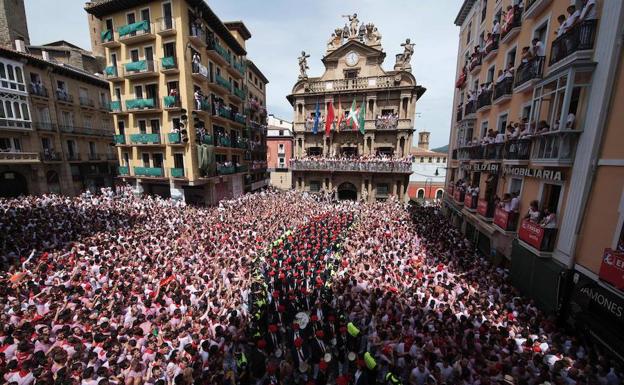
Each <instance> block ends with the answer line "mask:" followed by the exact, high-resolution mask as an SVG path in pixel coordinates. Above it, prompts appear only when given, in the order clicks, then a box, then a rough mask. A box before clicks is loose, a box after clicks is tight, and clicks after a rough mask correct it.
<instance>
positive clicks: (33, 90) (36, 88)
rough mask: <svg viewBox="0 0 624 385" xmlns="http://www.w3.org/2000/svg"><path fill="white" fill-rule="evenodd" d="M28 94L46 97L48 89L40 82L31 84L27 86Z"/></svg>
mask: <svg viewBox="0 0 624 385" xmlns="http://www.w3.org/2000/svg"><path fill="white" fill-rule="evenodd" d="M29 90H30V94H31V95H34V96H39V97H41V98H47V97H48V89H47V88H45V86H43V85H41V84H33V85H31V86H30V87H29Z"/></svg>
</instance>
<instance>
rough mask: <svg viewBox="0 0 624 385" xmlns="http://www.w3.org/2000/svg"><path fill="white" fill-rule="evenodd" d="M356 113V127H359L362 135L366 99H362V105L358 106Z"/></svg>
mask: <svg viewBox="0 0 624 385" xmlns="http://www.w3.org/2000/svg"><path fill="white" fill-rule="evenodd" d="M358 114H359V116H358V127H359V128H360V134H362V135H364V123H366V99H362V107H360V111H359V112H358Z"/></svg>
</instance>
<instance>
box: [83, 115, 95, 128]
mask: <svg viewBox="0 0 624 385" xmlns="http://www.w3.org/2000/svg"><path fill="white" fill-rule="evenodd" d="M82 121H83V123H84V127H85V128H86V129H88V130H90V129H91V128H92V127H93V125H92V123H91V117H90V116H85V117H84V118H83V119H82Z"/></svg>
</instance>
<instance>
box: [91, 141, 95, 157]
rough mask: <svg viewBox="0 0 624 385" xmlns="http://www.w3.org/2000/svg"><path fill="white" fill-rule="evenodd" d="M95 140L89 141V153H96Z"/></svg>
mask: <svg viewBox="0 0 624 385" xmlns="http://www.w3.org/2000/svg"><path fill="white" fill-rule="evenodd" d="M95 152H96V151H95V142H89V154H91V155H95Z"/></svg>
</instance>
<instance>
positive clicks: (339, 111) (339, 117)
mask: <svg viewBox="0 0 624 385" xmlns="http://www.w3.org/2000/svg"><path fill="white" fill-rule="evenodd" d="M342 118H344V112H343V111H342V104H341V103H340V97H338V122H336V131H340V123H342Z"/></svg>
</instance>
